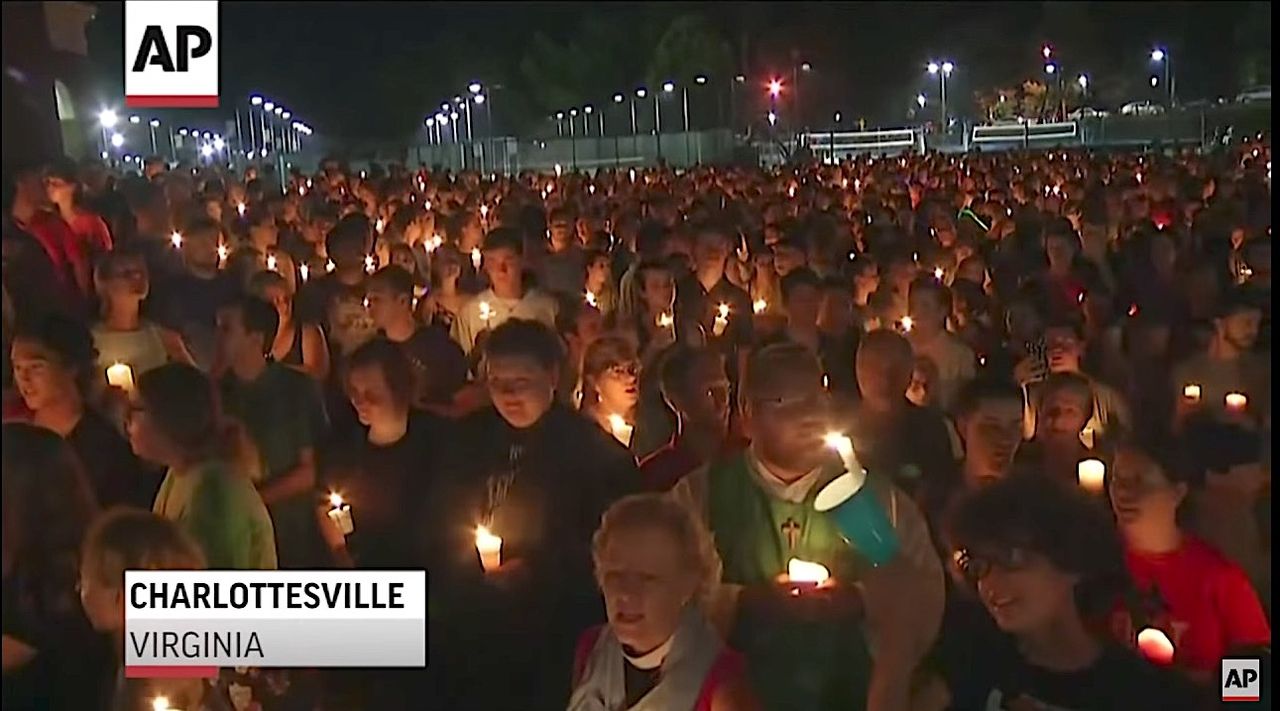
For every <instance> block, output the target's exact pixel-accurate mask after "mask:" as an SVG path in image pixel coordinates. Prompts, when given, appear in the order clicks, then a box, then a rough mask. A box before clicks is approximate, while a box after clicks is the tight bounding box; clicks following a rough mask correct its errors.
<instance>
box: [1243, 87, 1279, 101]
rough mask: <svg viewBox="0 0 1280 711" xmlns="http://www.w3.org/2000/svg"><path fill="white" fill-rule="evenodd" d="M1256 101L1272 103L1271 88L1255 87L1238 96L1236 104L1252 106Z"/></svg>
mask: <svg viewBox="0 0 1280 711" xmlns="http://www.w3.org/2000/svg"><path fill="white" fill-rule="evenodd" d="M1255 101H1271V87H1270V86H1254V87H1250V88H1248V89H1245V90H1244V91H1242V92H1240V94H1239V95H1238V96H1236V103H1240V104H1251V103H1253V102H1255Z"/></svg>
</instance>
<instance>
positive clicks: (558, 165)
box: [556, 163, 563, 178]
mask: <svg viewBox="0 0 1280 711" xmlns="http://www.w3.org/2000/svg"><path fill="white" fill-rule="evenodd" d="M562 170H563V169H562V168H561V167H560V164H559V163H556V177H557V178H559V177H560V173H561V171H562Z"/></svg>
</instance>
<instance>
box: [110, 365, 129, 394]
mask: <svg viewBox="0 0 1280 711" xmlns="http://www.w3.org/2000/svg"><path fill="white" fill-rule="evenodd" d="M107 384H108V385H114V386H115V387H118V388H120V389H121V390H124V391H125V392H127V393H131V392H133V368H131V367H129V364H128V363H121V362H119V361H116V362H115V363H114V364H112V365H111V367H109V368H107Z"/></svg>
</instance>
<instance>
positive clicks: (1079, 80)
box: [1076, 74, 1089, 91]
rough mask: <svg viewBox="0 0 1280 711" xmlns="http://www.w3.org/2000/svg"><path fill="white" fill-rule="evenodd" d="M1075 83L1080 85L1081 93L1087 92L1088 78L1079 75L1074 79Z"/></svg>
mask: <svg viewBox="0 0 1280 711" xmlns="http://www.w3.org/2000/svg"><path fill="white" fill-rule="evenodd" d="M1076 83H1077V84H1079V85H1080V90H1081V91H1088V89H1089V77H1087V76H1085V75H1083V74H1081V75H1080V76H1078V77H1076Z"/></svg>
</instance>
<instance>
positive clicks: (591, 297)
mask: <svg viewBox="0 0 1280 711" xmlns="http://www.w3.org/2000/svg"><path fill="white" fill-rule="evenodd" d="M587 303H588V304H591V305H592V306H599V304H598V303H597V302H596V294H595V292H594V291H592V290H590V289H587Z"/></svg>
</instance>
